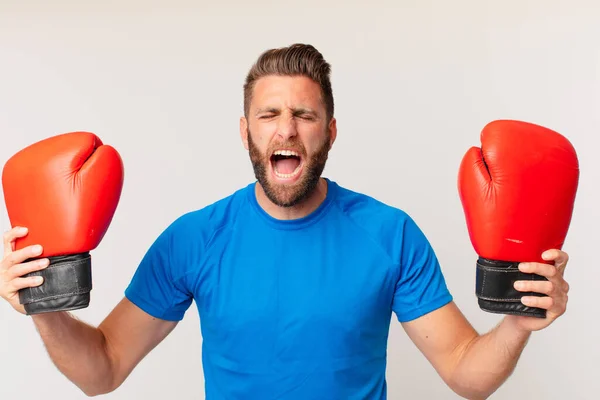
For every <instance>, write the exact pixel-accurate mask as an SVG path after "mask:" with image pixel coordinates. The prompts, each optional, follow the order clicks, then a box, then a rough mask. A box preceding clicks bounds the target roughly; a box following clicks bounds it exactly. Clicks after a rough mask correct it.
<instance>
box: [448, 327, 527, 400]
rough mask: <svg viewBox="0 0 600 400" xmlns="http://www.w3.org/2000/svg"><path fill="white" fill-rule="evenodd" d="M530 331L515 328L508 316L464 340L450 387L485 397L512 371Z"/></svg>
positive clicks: (471, 397)
mask: <svg viewBox="0 0 600 400" xmlns="http://www.w3.org/2000/svg"><path fill="white" fill-rule="evenodd" d="M530 335H531V333H530V332H525V331H522V330H519V329H516V328H515V325H514V321H513V319H512V317H510V316H509V317H505V318H504V319H503V320H502V322H501V323H500V324H499V325H498V326H496V327H495V328H494V329H493V330H491V331H490V332H488V333H486V334H484V335H480V336H478V337H476V338H475V339H473V340H472V341H470V342H469V343H467V344H465V345H464V347H463V348H462V349H461V352H460V353H461V357H460V359H459V362H458V364H457V366H456V368H455V370H454V372H453V375H452V386H453V389H454V390H455V391H456V392H457V393H458V394H460V395H461V396H464V397H465V398H469V399H486V398H488V397H489V396H490V395H492V393H494V392H495V391H496V390H497V389H498V388H499V387H500V386H501V385H502V384H503V383H504V382H505V381H506V379H508V377H509V376H510V375H511V374H512V372H513V371H514V369H515V367H516V365H517V362H518V360H519V357H520V356H521V354H522V352H523V349H524V348H525V346H526V344H527V341H528V339H529V337H530Z"/></svg>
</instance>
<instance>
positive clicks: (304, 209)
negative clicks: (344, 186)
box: [255, 178, 327, 220]
mask: <svg viewBox="0 0 600 400" xmlns="http://www.w3.org/2000/svg"><path fill="white" fill-rule="evenodd" d="M255 193H256V200H257V201H258V204H259V205H260V206H261V207H262V208H263V209H264V210H265V212H266V213H267V214H269V215H270V216H271V217H273V218H275V219H282V220H291V219H298V218H303V217H306V216H307V215H308V214H310V213H312V212H313V211H315V210H316V209H317V208H318V207H319V206H320V205H321V203H322V202H323V201H324V200H325V197H327V182H326V181H325V179H323V178H321V179H319V183H318V184H317V187H316V188H315V190H314V191H313V192H312V193H311V194H310V196H308V197H307V198H306V199H304V200H303V201H302V202H300V203H299V204H296V205H295V206H292V207H280V206H278V205H276V204H274V203H273V202H271V200H269V198H268V197H267V195H266V194H265V192H264V190H263V187H262V186H261V185H260V183H258V182H257V183H256V189H255Z"/></svg>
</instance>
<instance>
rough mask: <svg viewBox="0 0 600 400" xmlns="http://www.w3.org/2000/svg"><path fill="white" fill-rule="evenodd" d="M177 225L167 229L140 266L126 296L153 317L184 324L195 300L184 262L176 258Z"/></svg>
mask: <svg viewBox="0 0 600 400" xmlns="http://www.w3.org/2000/svg"><path fill="white" fill-rule="evenodd" d="M174 230H175V224H173V225H171V226H169V227H168V228H167V229H165V230H164V231H163V232H162V233H161V234H160V235H159V237H158V238H157V239H156V240H155V241H154V243H153V244H152V245H151V246H150V248H149V249H148V251H147V252H146V254H145V255H144V257H143V258H142V261H141V262H140V264H139V265H138V268H137V270H136V271H135V273H134V275H133V278H132V279H131V282H130V284H129V286H128V287H127V288H126V290H125V296H126V297H127V299H129V300H130V301H131V302H133V303H134V304H135V305H137V306H138V307H139V308H141V309H142V310H144V311H145V312H147V313H148V314H150V315H152V316H153V317H156V318H160V319H164V320H170V321H180V320H181V319H183V316H184V315H185V312H186V311H187V309H188V308H189V306H190V304H191V302H192V299H193V296H192V294H191V293H190V292H189V291H188V290H187V289H186V288H185V286H184V282H183V279H182V276H181V275H182V274H181V271H182V269H181V267H180V265H178V264H179V263H180V260H179V259H178V257H175V256H174V251H175V249H174V248H173V247H174V243H176V241H175V240H174V237H173V236H174V234H175V232H174Z"/></svg>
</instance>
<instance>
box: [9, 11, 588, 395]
mask: <svg viewBox="0 0 600 400" xmlns="http://www.w3.org/2000/svg"><path fill="white" fill-rule="evenodd" d="M361 3H362V5H359V4H361ZM599 40H600V6H599V5H598V3H597V2H593V1H578V0H571V1H549V0H546V1H531V0H521V1H517V0H514V1H512V0H511V1H480V0H471V1H467V0H455V1H443V0H438V1H416V0H413V1H408V0H402V1H398V0H397V1H387V2H385V1H379V0H369V1H365V2H341V1H329V2H328V1H324V0H320V1H312V0H309V1H304V2H289V3H286V2H268V1H254V2H242V1H223V2H220V3H219V2H216V1H215V2H202V1H196V2H192V1H179V0H172V1H163V2H158V1H148V0H145V1H141V0H139V1H138V0H120V1H104V2H91V1H87V2H86V1H64V0H56V1H51V2H50V1H49V2H42V1H38V2H34V1H7V0H3V1H0V139H1V140H0V161H1V162H2V164H3V163H4V162H5V161H6V160H7V159H8V157H10V156H11V155H12V154H14V153H15V152H16V151H18V150H19V149H21V148H22V147H24V146H26V145H29V144H31V143H33V142H34V141H37V140H40V139H43V138H45V137H47V136H51V135H54V134H57V133H62V132H68V131H74V130H88V131H92V132H95V133H97V134H98V135H100V136H101V137H102V139H103V140H104V141H105V142H106V143H109V144H111V145H113V146H115V147H116V148H117V149H118V150H119V151H120V153H121V155H122V157H123V159H124V163H125V168H126V179H125V186H124V190H123V195H122V198H121V203H120V204H119V208H118V210H117V212H116V214H115V217H114V220H113V223H112V225H111V227H110V229H109V231H108V233H107V235H106V237H105V239H104V241H103V242H102V243H101V245H100V246H99V247H98V249H97V250H96V251H95V252H94V253H93V255H94V285H95V287H94V290H93V294H92V305H91V306H90V308H88V309H86V310H81V311H78V312H76V314H77V316H79V317H80V318H82V319H83V320H85V321H87V322H90V323H92V324H98V323H99V322H100V321H101V320H102V319H103V318H104V317H105V316H106V315H107V314H108V312H109V311H110V310H111V309H112V308H113V307H114V306H115V304H116V303H117V302H118V301H119V300H120V299H121V297H122V296H123V290H124V289H125V287H126V285H127V284H128V282H129V280H130V278H131V276H132V275H133V273H134V270H135V268H136V266H137V264H138V262H139V261H140V259H141V257H142V256H143V254H144V252H145V251H146V250H147V248H148V246H149V245H150V244H151V242H152V241H153V240H154V239H155V237H156V236H157V235H158V234H159V233H160V232H161V231H162V229H163V228H164V227H165V226H166V225H167V224H169V223H170V222H171V221H172V220H173V219H174V218H176V217H177V216H179V215H181V214H182V213H184V212H187V211H189V210H192V209H197V208H200V207H202V206H204V205H207V204H209V203H212V202H213V201H215V200H217V199H219V198H221V197H223V196H226V195H229V194H230V193H232V192H233V191H234V190H236V189H238V188H239V187H240V186H241V185H245V184H247V183H248V182H250V181H251V180H253V179H254V176H253V174H252V169H251V166H250V162H249V159H248V155H247V154H246V153H245V151H244V149H243V147H242V144H241V141H240V138H239V133H238V121H239V117H240V115H241V113H242V84H243V79H244V76H245V74H246V72H247V70H248V68H249V67H250V65H251V63H252V62H253V61H254V60H255V59H256V57H257V56H258V55H259V54H260V53H261V52H262V51H264V50H266V49H268V48H272V47H279V46H285V45H289V44H291V43H294V42H304V43H311V44H313V45H315V46H316V47H317V48H318V49H319V50H320V51H322V52H323V54H324V55H325V57H326V59H327V60H328V61H329V62H331V64H332V66H333V88H334V94H335V100H336V117H337V119H338V129H339V134H338V139H337V142H336V144H335V146H334V148H333V151H332V152H331V155H330V160H329V163H328V166H327V168H326V170H325V175H326V176H328V177H330V178H332V179H334V180H336V181H338V182H339V183H340V184H342V185H344V186H346V187H349V188H351V189H353V190H358V191H362V192H365V193H367V194H369V195H372V196H374V197H376V198H379V199H381V200H383V201H385V202H388V203H390V204H392V205H395V206H397V207H399V208H402V209H404V210H406V211H407V212H409V213H410V214H411V215H412V216H413V217H414V218H415V220H416V221H417V222H418V224H419V225H420V226H421V228H422V229H423V230H424V231H425V233H426V234H427V236H428V238H429V239H430V240H431V242H432V244H433V245H434V247H435V249H436V251H437V253H438V256H439V258H440V260H441V263H442V266H443V270H444V273H445V276H446V279H447V282H448V285H449V287H450V289H451V290H452V293H453V295H454V296H455V300H456V302H457V303H458V305H459V306H460V308H461V309H462V310H463V312H464V313H465V314H466V315H467V317H468V318H469V320H470V321H471V322H472V323H473V324H474V325H475V327H476V328H477V329H478V330H479V331H481V332H484V331H487V330H488V329H490V328H492V327H493V326H494V325H495V324H496V323H497V322H498V321H499V319H500V317H499V316H496V315H490V314H486V313H484V312H482V311H480V310H479V309H478V307H477V304H476V299H475V297H474V294H473V291H474V268H473V266H474V262H475V258H476V255H475V254H474V252H473V250H472V247H471V244H470V242H469V239H468V236H467V231H466V228H465V224H464V217H463V213H462V208H461V205H460V202H459V198H458V194H457V189H456V178H457V170H458V165H459V162H460V159H461V157H462V155H463V153H464V152H465V151H466V149H467V148H468V147H469V146H471V145H477V144H479V142H478V140H479V132H480V129H481V128H482V127H483V125H485V124H486V123H487V122H489V121H491V120H494V119H500V118H514V119H523V120H527V121H530V122H535V123H538V124H542V125H546V126H548V127H551V128H553V129H555V130H557V131H559V132H561V133H563V134H564V135H566V136H567V137H568V138H569V139H570V140H571V141H572V143H573V144H574V146H575V147H576V149H577V150H578V153H579V157H580V166H581V180H580V187H579V192H578V197H577V201H576V205H575V213H574V216H573V221H572V225H571V230H570V232H569V236H568V238H567V242H566V245H565V250H566V251H567V252H569V254H570V256H571V262H570V264H569V267H568V268H567V272H566V278H567V280H568V281H569V283H570V284H571V288H572V289H571V293H570V301H569V308H568V310H567V313H566V314H565V315H564V316H563V317H562V318H560V319H559V320H558V321H556V322H555V323H554V324H553V325H552V326H550V327H549V328H548V329H546V330H544V331H541V332H537V333H535V334H534V335H533V337H532V339H531V341H530V343H529V345H528V347H527V348H526V350H525V352H524V354H523V356H522V358H521V360H520V363H519V365H518V367H517V370H516V371H515V373H514V375H513V376H512V377H511V378H510V379H509V380H508V381H507V383H506V384H505V385H504V386H502V388H501V389H500V390H499V391H498V392H497V393H496V394H495V395H494V396H492V398H493V399H510V400H513V399H544V400H549V399H567V398H568V399H593V398H597V396H598V393H599V392H600V383H599V381H600V379H599V377H600V367H599V363H598V359H599V357H600V345H599V344H598V339H597V337H598V328H599V325H598V322H597V321H598V315H599V312H598V305H597V304H598V300H597V299H598V297H597V295H598V281H599V278H600V274H599V272H598V271H599V268H598V267H599V265H598V257H597V254H598V253H597V252H598V248H599V246H600V237H599V235H598V226H599V225H600V212H599V211H598V210H599V205H600V190H599V189H598V184H599V183H600V165H599V162H598V155H597V154H596V153H597V152H598V149H599V148H600V140H599V139H598V134H599V132H600V44H599V43H600V42H599ZM24 184H27V183H26V182H24ZM548 190H552V188H548ZM0 218H1V220H0V224H1V228H2V230H7V229H9V222H8V217H7V214H6V211H5V209H4V208H3V209H2V210H1V212H0ZM517 223H519V222H518V221H517ZM201 343H202V338H201V336H200V333H199V319H198V317H197V315H196V310H195V307H194V306H192V307H191V308H190V311H189V312H188V313H187V315H186V318H185V320H184V321H183V322H182V323H181V324H180V325H179V326H178V327H177V329H176V330H175V331H174V332H173V333H172V334H171V335H170V336H169V337H168V338H167V339H166V340H165V341H164V342H163V343H162V344H161V345H159V347H158V348H156V349H155V350H154V351H153V352H152V353H151V354H150V355H149V356H148V357H147V358H146V359H144V360H143V361H142V363H141V364H140V365H139V366H138V367H137V368H136V369H135V371H134V372H133V374H132V375H131V376H130V377H129V379H128V380H127V381H126V382H125V383H124V384H123V385H122V386H121V387H120V388H119V389H118V390H117V391H116V392H114V393H111V394H109V395H107V396H105V398H107V399H115V400H116V399H163V398H165V399H166V398H174V397H173V396H175V397H176V398H177V399H201V398H203V379H202V365H201V360H200V357H201ZM387 376H388V384H389V398H390V399H453V398H456V396H455V395H454V394H453V393H452V392H451V391H450V390H449V389H448V388H447V387H446V386H445V385H444V384H443V383H442V381H441V379H439V378H438V376H437V375H436V373H435V371H434V370H433V369H432V368H431V366H430V365H429V364H428V363H427V361H426V360H425V359H424V357H423V356H422V355H421V354H420V353H419V352H418V351H417V350H416V348H415V347H414V346H413V345H412V343H411V342H410V341H409V340H408V339H407V337H406V336H405V334H404V332H403V330H402V328H401V326H400V325H399V324H398V323H397V321H396V320H393V323H392V329H391V334H390V340H389V368H388V374H387ZM175 391H177V395H175ZM17 398H18V399H39V398H41V399H46V400H51V399H52V400H53V399H61V400H66V399H80V398H84V395H83V394H82V393H81V392H80V391H79V390H78V389H77V388H76V387H75V386H74V385H72V384H71V383H70V382H69V381H67V380H66V379H65V378H64V377H63V376H62V375H61V374H60V373H59V372H58V371H57V370H56V369H55V367H54V366H53V364H52V363H51V362H50V360H49V358H48V357H47V354H46V352H45V349H44V348H43V345H42V343H41V341H40V340H39V337H38V336H37V333H36V331H35V329H34V326H33V324H32V322H31V321H30V319H29V318H28V317H25V316H22V315H20V314H17V313H16V312H14V310H12V308H10V307H9V306H8V304H7V303H0V399H7V400H8V399H17Z"/></svg>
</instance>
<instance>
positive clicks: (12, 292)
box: [0, 227, 49, 314]
mask: <svg viewBox="0 0 600 400" xmlns="http://www.w3.org/2000/svg"><path fill="white" fill-rule="evenodd" d="M26 235H27V228H22V227H15V228H13V229H11V230H9V231H7V232H5V233H4V256H3V257H2V261H0V297H2V298H3V299H5V300H6V301H8V302H9V304H10V305H11V306H12V307H13V308H14V309H15V310H17V311H18V312H20V313H21V314H26V313H25V308H24V307H23V306H22V305H21V304H20V303H19V290H20V289H23V288H27V287H36V286H39V285H41V284H42V283H43V278H42V277H40V276H31V277H23V275H25V274H28V273H30V272H33V271H39V270H42V269H44V268H46V267H47V266H48V264H49V262H48V259H47V258H40V259H38V260H35V261H28V262H24V261H26V260H27V259H29V258H32V257H37V256H39V255H40V254H41V253H42V247H41V246H27V247H25V248H23V249H20V250H15V240H16V239H17V238H20V237H23V236H26Z"/></svg>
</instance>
